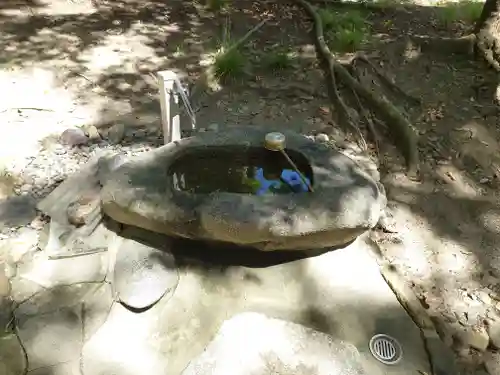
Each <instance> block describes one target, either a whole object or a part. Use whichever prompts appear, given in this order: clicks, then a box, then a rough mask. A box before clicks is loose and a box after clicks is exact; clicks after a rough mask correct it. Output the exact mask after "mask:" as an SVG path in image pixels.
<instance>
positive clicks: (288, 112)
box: [0, 0, 500, 362]
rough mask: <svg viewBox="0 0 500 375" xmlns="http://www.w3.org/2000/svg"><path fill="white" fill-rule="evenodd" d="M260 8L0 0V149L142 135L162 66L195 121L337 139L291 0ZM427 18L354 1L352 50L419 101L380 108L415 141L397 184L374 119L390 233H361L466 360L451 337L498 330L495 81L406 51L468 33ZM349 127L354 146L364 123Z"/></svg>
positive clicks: (471, 62) (394, 164) (247, 4)
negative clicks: (361, 29)
mask: <svg viewBox="0 0 500 375" xmlns="http://www.w3.org/2000/svg"><path fill="white" fill-rule="evenodd" d="M276 3H277V2H273V1H237V2H234V3H233V4H232V5H231V7H230V8H229V9H228V10H227V11H226V12H223V13H221V12H214V11H209V10H207V9H206V7H204V6H202V5H201V4H198V3H196V2H191V1H182V0H171V1H169V2H164V1H153V0H149V1H137V0H117V1H112V0H108V1H101V0H93V1H86V0H78V1H69V0H68V1H66V0H52V1H50V2H47V3H46V4H44V3H38V2H36V1H32V0H29V1H28V0H24V1H23V0H18V1H4V2H2V4H1V5H0V29H1V30H2V32H1V34H0V49H1V50H2V51H4V52H3V53H2V55H1V56H0V64H1V67H2V70H1V72H0V79H1V80H2V87H5V88H7V89H5V90H4V92H9V91H10V90H15V92H16V93H17V95H11V96H9V97H7V98H6V99H5V100H3V103H1V104H0V117H1V118H2V121H3V124H2V126H3V127H4V128H3V129H2V133H3V134H4V135H5V134H6V135H7V136H2V138H3V139H4V143H6V145H5V146H2V147H3V149H4V150H7V143H10V144H12V142H17V144H21V143H26V144H31V145H34V144H36V143H37V142H38V141H39V139H40V138H41V137H45V136H47V135H48V134H50V133H53V132H56V131H60V130H61V129H63V128H66V127H71V126H75V125H85V124H88V123H92V124H95V125H96V126H97V127H98V128H100V129H101V130H102V131H103V132H105V129H106V128H107V127H109V126H111V125H113V124H115V123H117V122H119V123H123V124H124V125H126V127H127V129H129V130H128V131H130V132H136V131H137V129H139V128H145V129H146V131H157V130H158V129H159V127H160V124H159V113H160V109H159V104H158V94H157V92H158V89H157V85H156V83H155V81H154V80H153V79H152V77H151V74H156V72H157V71H159V70H162V69H171V68H174V69H176V70H177V71H179V72H181V73H182V74H184V76H185V79H186V82H189V83H190V84H191V86H192V87H193V90H194V92H193V97H192V99H193V104H194V107H195V109H196V111H197V119H198V123H199V126H205V125H206V126H208V125H209V124H210V123H214V122H215V123H218V124H220V126H222V127H224V126H234V125H248V126H265V127H268V128H269V129H270V130H271V129H276V130H279V129H284V128H289V129H294V130H297V131H300V132H303V133H307V134H315V133H319V132H324V133H327V134H330V135H332V137H333V139H334V140H335V141H336V142H343V141H345V140H352V139H353V138H354V136H353V135H352V134H347V132H346V131H345V129H343V128H342V127H341V126H339V125H338V124H336V122H335V116H333V114H332V113H331V110H330V101H329V98H328V95H327V91H326V88H325V84H324V79H323V77H322V71H321V68H320V67H319V65H318V63H317V59H316V54H315V52H314V45H313V42H312V38H311V35H310V33H311V28H312V23H311V22H310V20H309V18H308V17H307V15H306V14H305V13H304V12H303V10H301V9H300V8H298V7H297V6H292V5H289V4H284V3H281V2H280V3H279V5H277V4H276ZM384 4H385V3H384ZM346 9H349V7H348V6H345V5H343V6H342V7H339V8H338V10H339V11H344V10H346ZM442 12H443V10H442V8H438V7H434V6H421V5H409V4H406V5H404V6H402V5H396V6H394V5H390V4H385V5H384V6H379V7H369V8H368V9H365V10H364V11H363V15H364V17H366V21H367V25H368V28H369V35H370V38H369V40H367V41H366V42H365V43H363V45H362V46H361V47H360V48H359V49H360V50H363V51H366V53H367V54H369V56H370V58H371V60H372V62H374V63H375V64H376V65H377V66H378V67H380V68H381V69H383V71H384V72H385V73H386V74H387V75H388V76H389V77H391V78H392V79H393V80H394V82H395V83H397V85H398V86H400V87H401V88H402V89H403V90H404V91H405V92H406V93H408V94H410V95H411V96H413V97H416V98H419V99H420V101H421V104H420V105H409V104H408V103H405V102H404V101H403V100H399V101H398V100H397V99H398V98H397V97H396V98H395V103H396V104H397V105H398V107H399V108H400V109H401V110H402V111H404V113H405V114H406V115H407V116H408V117H409V119H410V121H411V123H412V124H413V126H414V127H415V128H416V129H417V131H418V133H419V134H420V140H419V152H420V158H421V174H420V176H419V178H418V179H416V180H415V179H409V178H407V177H406V176H405V173H404V171H405V168H404V161H403V158H402V157H401V156H400V155H399V153H398V152H397V151H396V148H395V147H394V146H393V145H392V142H391V140H390V138H389V137H388V136H387V129H386V128H385V127H384V126H383V124H377V126H378V127H379V129H378V130H379V132H380V133H381V134H383V135H384V136H383V140H382V142H381V143H380V144H379V147H380V154H379V155H378V156H379V160H380V164H381V168H380V169H381V175H382V181H383V182H384V185H385V187H386V189H387V193H388V197H389V201H390V207H391V209H392V214H393V216H394V219H395V223H396V227H397V229H398V233H396V234H390V235H389V234H381V233H378V234H376V235H375V239H376V241H377V242H378V243H379V245H380V246H381V248H382V250H383V254H384V257H385V258H386V259H388V260H389V261H390V262H391V263H392V264H393V265H395V266H396V267H397V268H398V270H399V272H400V273H401V274H402V275H403V277H404V278H405V279H406V280H407V281H408V282H409V283H410V284H411V285H412V286H413V288H414V290H415V292H416V293H417V294H418V296H419V298H420V299H421V301H422V303H423V304H424V306H426V307H427V308H428V311H429V313H430V314H431V315H432V316H434V317H436V319H437V320H438V321H439V322H440V323H439V324H441V325H442V326H443V327H444V328H443V331H446V332H444V333H443V338H444V339H445V340H449V343H450V345H453V346H454V347H455V348H456V349H457V351H458V352H459V353H460V354H462V355H463V357H467V358H468V360H470V358H471V356H470V354H474V355H473V356H472V357H473V358H476V359H477V358H479V355H478V353H477V352H475V351H474V350H472V351H471V350H470V349H469V348H468V346H467V345H466V344H467V343H466V342H462V343H460V342H457V340H456V338H457V337H458V336H459V335H458V336H457V334H456V330H457V329H461V330H463V329H473V330H477V331H483V330H484V331H488V326H491V325H492V324H496V323H495V322H497V321H500V281H499V280H500V256H499V255H500V252H499V246H500V245H499V244H500V225H499V224H500V204H499V202H500V200H499V195H500V193H499V189H498V188H499V185H500V152H499V150H498V148H499V139H500V127H499V123H498V106H497V104H496V103H495V101H494V98H495V94H496V87H497V76H496V74H495V72H493V71H492V70H490V69H489V68H488V67H486V66H485V64H484V63H483V62H481V61H477V60H475V59H474V58H473V57H472V56H470V55H463V54H456V55H454V54H451V53H449V51H446V50H442V51H439V50H434V51H432V50H424V49H419V48H414V47H412V46H411V45H410V44H409V43H408V42H407V39H406V38H405V36H408V35H426V36H440V37H456V36H462V35H465V34H466V33H467V32H468V31H469V30H470V28H471V26H472V24H471V23H470V22H466V21H463V20H453V21H450V19H449V18H445V17H444V16H443V14H442ZM265 14H267V15H268V16H269V17H270V20H269V21H268V22H267V23H266V24H265V25H264V26H263V27H262V28H260V29H259V30H258V31H257V32H255V34H253V35H252V37H251V38H250V39H249V40H248V42H247V43H246V44H245V45H244V46H243V47H242V48H241V50H242V52H243V54H244V56H245V57H246V68H245V69H246V70H245V74H244V76H243V77H240V79H238V80H233V81H232V82H230V83H225V84H223V85H222V86H221V87H220V88H219V90H218V91H212V90H210V89H208V88H206V87H204V86H203V85H198V82H199V77H200V76H201V75H202V72H203V71H204V69H205V67H204V66H203V63H204V61H205V60H207V58H208V56H210V53H213V51H214V50H215V49H216V48H217V47H218V46H219V45H220V43H221V41H222V40H223V39H224V37H223V33H224V25H225V22H226V20H227V19H228V18H229V19H230V20H231V27H230V34H231V35H230V37H231V39H238V38H240V37H242V36H243V35H244V34H245V33H246V32H247V31H248V30H249V29H251V28H252V27H253V26H254V25H256V24H257V23H259V22H260V21H261V20H262V19H263V17H264V16H265ZM276 49H280V50H284V51H287V52H288V53H289V54H291V56H293V59H291V64H290V66H287V68H286V69H282V70H279V71H271V70H270V69H268V67H267V66H266V65H265V63H264V61H265V57H266V56H267V55H268V54H269V53H270V51H271V52H272V51H274V50H276ZM200 87H202V88H200ZM42 99H43V100H42ZM399 99H401V98H399ZM9 124H10V125H9ZM12 124H21V125H18V126H17V127H16V126H13V125H12ZM7 127H9V128H8V129H7ZM14 128H15V129H14ZM16 129H17V130H16ZM29 129H36V130H37V131H36V132H35V131H34V130H33V131H31V130H29ZM27 130H28V131H27ZM361 130H362V132H363V134H364V138H366V139H367V140H369V139H370V135H369V132H368V131H367V129H365V128H364V127H363V128H362V129H361ZM10 133H12V134H14V135H12V136H10V135H9V134H10ZM28 133H29V134H28ZM8 137H11V138H9V139H10V141H8V142H7V141H5V140H6V139H7V138H8ZM12 137H13V138H12ZM13 139H14V141H12V140H13ZM26 139H28V140H26ZM0 142H1V141H0ZM369 143H370V146H371V147H369V149H370V150H371V151H372V153H373V150H374V149H375V148H374V145H373V142H372V141H369ZM30 152H32V150H31V149H30V150H28V151H26V152H25V153H22V152H21V151H19V153H20V155H21V154H22V155H25V154H26V155H28V154H29V153H30ZM10 156H11V152H10V151H9V152H4V153H0V157H3V158H4V159H7V158H9V157H10ZM457 324H458V326H459V327H458V328H457ZM450 332H451V333H450ZM454 332H455V333H454ZM459 341H460V340H459ZM465 341H466V340H465ZM489 349H491V352H493V353H494V348H491V345H490V348H489ZM476 362H481V360H480V359H477V360H476Z"/></svg>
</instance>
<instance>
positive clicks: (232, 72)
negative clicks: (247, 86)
mask: <svg viewBox="0 0 500 375" xmlns="http://www.w3.org/2000/svg"><path fill="white" fill-rule="evenodd" d="M245 67H246V57H245V56H244V55H243V54H242V53H241V52H240V51H239V50H238V49H237V48H235V49H229V50H227V51H224V49H221V50H220V51H219V52H218V53H217V54H216V55H215V59H214V72H215V76H216V78H217V79H219V80H228V79H237V78H241V77H242V76H243V75H244V74H245Z"/></svg>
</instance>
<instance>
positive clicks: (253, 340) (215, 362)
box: [182, 313, 366, 375]
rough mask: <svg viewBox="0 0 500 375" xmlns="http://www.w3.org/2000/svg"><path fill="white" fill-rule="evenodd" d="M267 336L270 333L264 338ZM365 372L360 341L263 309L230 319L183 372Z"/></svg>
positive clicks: (206, 374) (330, 374) (237, 374)
mask: <svg viewBox="0 0 500 375" xmlns="http://www.w3.org/2000/svg"><path fill="white" fill-rule="evenodd" d="M264 338H265V339H264ZM225 374H234V375H254V374H290V375H291V374H297V375H347V374H349V375H365V374H366V373H365V372H364V371H363V367H362V362H361V357H360V354H359V352H358V350H357V349H356V347H355V346H354V345H352V344H350V343H348V342H345V341H342V340H336V339H334V338H333V337H331V336H329V335H326V334H324V333H321V332H318V331H315V330H312V329H309V328H306V327H304V326H301V325H298V324H294V323H290V322H286V321H283V320H279V319H270V318H268V317H266V316H265V315H262V314H257V313H243V314H240V315H237V316H235V317H234V318H232V319H230V320H228V321H226V322H225V323H224V324H223V325H222V327H221V329H220V330H219V332H218V334H217V336H216V337H215V339H214V340H213V341H212V342H211V343H210V344H209V345H208V347H207V348H206V349H205V351H204V352H203V354H201V355H200V356H199V357H198V358H196V359H195V360H193V361H191V363H190V364H189V366H188V367H187V368H186V370H184V371H183V372H182V375H225Z"/></svg>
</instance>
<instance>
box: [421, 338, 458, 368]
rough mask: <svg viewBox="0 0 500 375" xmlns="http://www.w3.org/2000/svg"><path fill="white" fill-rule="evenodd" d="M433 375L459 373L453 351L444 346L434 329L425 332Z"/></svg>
mask: <svg viewBox="0 0 500 375" xmlns="http://www.w3.org/2000/svg"><path fill="white" fill-rule="evenodd" d="M423 335H424V338H425V344H426V347H427V351H428V354H429V357H430V358H429V360H430V362H431V366H432V370H433V372H432V373H433V374H435V375H456V374H458V373H459V371H458V367H457V365H456V361H455V355H454V353H453V351H452V350H451V349H450V348H449V347H448V346H446V345H445V344H444V342H443V341H442V340H441V339H440V338H439V336H438V334H437V333H436V331H435V330H433V329H425V330H423Z"/></svg>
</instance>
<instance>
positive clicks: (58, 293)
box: [0, 228, 432, 375]
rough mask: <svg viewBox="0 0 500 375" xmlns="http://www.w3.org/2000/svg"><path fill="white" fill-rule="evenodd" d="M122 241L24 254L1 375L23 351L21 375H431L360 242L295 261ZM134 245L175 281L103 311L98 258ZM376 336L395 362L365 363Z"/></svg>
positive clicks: (158, 240)
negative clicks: (160, 292)
mask: <svg viewBox="0 0 500 375" xmlns="http://www.w3.org/2000/svg"><path fill="white" fill-rule="evenodd" d="M103 231H104V229H103V228H101V235H103V233H102V232H103ZM126 233H127V236H126V237H128V238H118V237H116V236H113V235H112V234H110V233H107V237H106V238H108V241H109V242H108V244H109V248H110V251H108V253H103V254H96V255H92V256H87V257H79V258H73V259H66V260H55V261H54V260H47V259H38V260H36V256H32V257H31V260H26V263H25V264H24V266H18V272H17V273H16V276H15V277H14V278H13V279H11V285H12V290H11V295H12V298H13V299H14V300H15V301H18V305H17V308H16V309H15V310H14V316H15V318H16V324H17V328H16V330H15V332H14V333H12V334H10V335H9V334H7V335H4V336H3V338H1V339H0V340H1V341H0V359H2V361H0V362H2V363H3V366H4V367H3V368H2V367H1V366H0V374H2V375H4V374H5V375H18V374H19V375H20V374H24V373H25V372H24V369H25V366H26V361H25V358H24V354H26V356H27V358H28V364H27V368H28V370H29V372H28V373H29V374H31V375H33V374H35V375H41V374H44V375H45V374H49V375H59V374H65V375H68V374H85V375H97V374H116V375H128V374H134V375H141V374H148V375H155V374H184V375H187V374H197V375H201V374H207V375H208V374H211V375H213V374H215V375H217V374H249V375H250V374H264V373H270V374H271V373H272V374H275V373H279V374H281V373H283V374H285V373H286V374H292V373H294V374H295V373H297V374H301V375H304V374H306V373H309V372H307V371H310V372H311V373H314V374H328V375H335V374H339V375H340V374H347V373H349V374H359V375H362V374H370V375H379V374H380V375H383V374H387V375H392V374H432V372H431V366H430V363H429V358H428V353H427V352H426V350H425V348H424V343H423V342H422V338H421V333H420V330H419V328H418V327H417V326H415V324H414V323H413V321H412V320H411V319H410V317H409V316H408V315H407V313H406V312H405V310H404V309H403V308H402V307H401V305H400V304H399V302H398V301H397V299H396V297H395V296H394V294H393V293H392V291H391V289H390V288H389V287H388V285H387V284H386V283H385V281H384V279H383V278H382V276H381V274H380V273H379V268H378V265H377V263H376V261H375V259H374V257H372V255H371V249H370V248H369V245H368V244H367V243H366V242H365V240H364V239H358V240H357V241H356V242H354V243H353V244H351V245H350V246H348V247H347V248H344V249H340V250H336V251H330V252H326V253H323V254H319V255H316V256H313V257H307V258H303V259H297V257H298V255H297V254H294V253H287V254H283V253H262V252H257V251H252V250H247V249H235V248H232V249H231V248H223V249H222V248H218V249H217V248H209V247H206V246H204V245H202V244H197V243H193V242H190V243H186V242H184V241H173V242H168V241H166V239H165V238H163V237H154V236H152V235H151V234H150V233H145V232H140V231H138V230H132V231H130V230H129V231H127V232H126ZM145 237H147V238H148V239H149V241H150V244H151V245H155V244H156V245H157V246H158V244H160V246H161V247H163V248H165V247H167V246H166V244H168V247H170V250H171V251H172V253H173V254H174V256H175V259H176V266H175V267H174V266H172V265H171V264H170V265H169V267H170V269H169V270H167V272H170V273H172V274H178V277H171V278H170V280H171V285H170V286H169V288H168V290H167V292H166V294H165V295H164V297H163V298H162V299H161V300H160V301H159V302H158V303H157V304H156V305H154V306H153V307H152V308H150V309H148V310H146V311H143V312H137V311H135V312H134V311H130V310H129V309H127V308H125V307H124V306H123V305H121V304H120V303H118V302H113V297H112V292H111V288H110V285H109V283H107V282H106V281H104V278H103V275H104V276H105V274H106V273H107V272H108V269H109V267H108V264H109V261H108V259H107V258H109V257H113V256H116V252H117V251H120V249H124V246H125V245H126V247H128V249H129V250H130V246H132V247H133V246H134V244H136V246H143V245H141V244H140V243H139V242H136V240H137V241H140V242H144V238H145ZM103 238H104V237H103ZM39 255H40V254H39ZM42 255H43V254H42ZM292 257H295V260H293V259H292ZM85 258H87V260H85ZM75 259H78V260H75ZM49 263H50V264H51V265H52V266H51V269H50V272H49V271H48V268H47V267H48V264H49ZM57 263H59V266H57ZM132 266H134V265H132ZM78 274H79V275H78ZM72 281H75V282H74V283H73V282H72ZM41 285H43V286H44V287H41ZM379 333H386V334H389V335H391V336H393V337H394V338H396V339H397V340H398V341H399V342H400V343H401V346H402V349H403V358H402V360H401V361H400V362H399V363H398V364H396V365H391V366H389V365H385V364H382V363H380V362H378V361H376V360H375V359H374V358H373V356H372V355H371V353H370V351H369V348H368V343H369V340H370V338H371V337H372V336H373V335H375V334H379ZM16 338H18V340H17V339H16ZM20 343H21V344H22V346H20ZM23 348H24V349H23ZM280 368H281V369H280ZM285 369H286V371H285ZM306 370H307V371H306ZM2 371H3V372H2ZM266 371H267V372H266ZM283 371H285V372H283Z"/></svg>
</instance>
